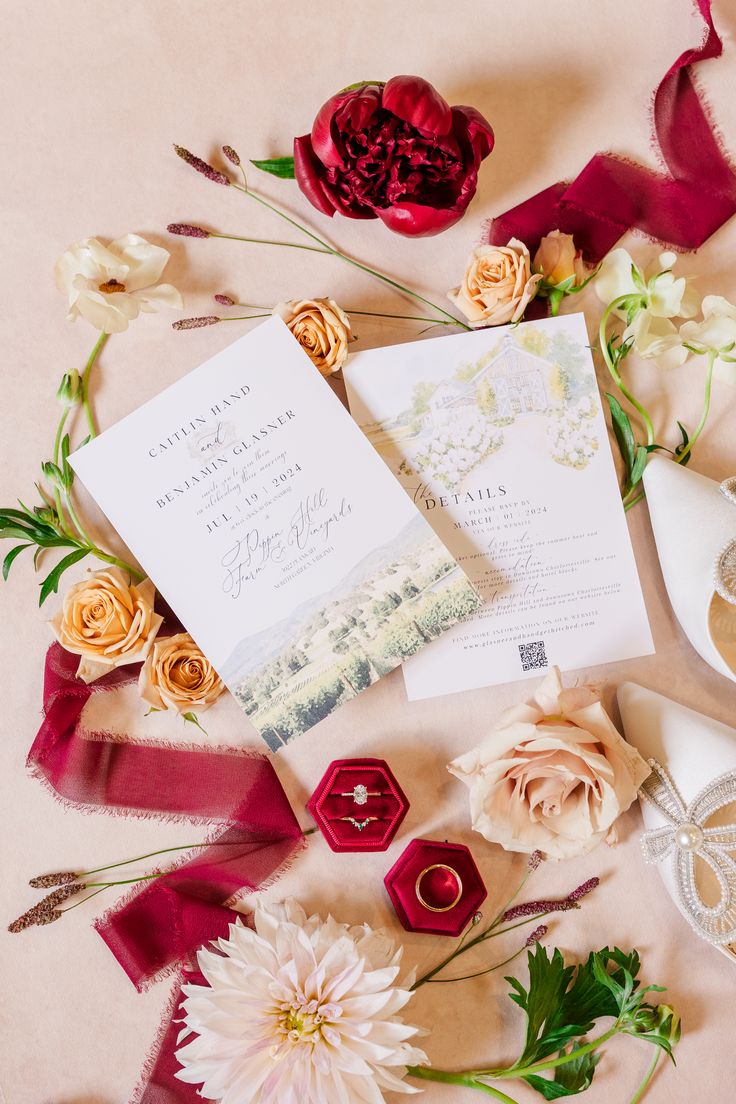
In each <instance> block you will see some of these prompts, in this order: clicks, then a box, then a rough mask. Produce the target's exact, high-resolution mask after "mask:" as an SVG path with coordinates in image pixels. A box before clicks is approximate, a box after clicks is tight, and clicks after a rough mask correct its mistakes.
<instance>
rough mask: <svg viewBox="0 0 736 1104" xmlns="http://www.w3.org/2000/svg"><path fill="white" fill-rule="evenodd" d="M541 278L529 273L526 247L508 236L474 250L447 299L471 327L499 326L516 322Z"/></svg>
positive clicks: (529, 266)
mask: <svg viewBox="0 0 736 1104" xmlns="http://www.w3.org/2000/svg"><path fill="white" fill-rule="evenodd" d="M541 279H542V277H541V275H539V274H537V275H534V276H533V275H532V270H531V265H530V262H529V250H528V249H527V247H526V246H525V245H524V243H523V242H520V241H518V240H517V239H516V238H511V240H510V241H509V243H508V245H480V246H478V247H477V248H476V249H474V250H473V252H472V254H471V255H470V260H469V261H468V266H467V268H466V270H465V276H464V277H463V282H462V284H461V285H460V287H457V288H455V289H454V291H450V292H448V298H449V299H451V300H452V302H453V303H454V304H455V306H456V307H457V308H458V309H459V310H461V311H462V313H463V314H464V315H465V317H466V318H467V320H468V322H469V323H470V325H471V326H474V327H476V328H477V327H481V326H502V325H504V324H505V323H507V322H518V321H519V319H520V318H521V316H522V315H523V313H524V311H525V310H526V307H527V304H528V303H529V301H530V300H531V299H533V298H534V296H535V295H536V294H537V284H538V283H539V281H540V280H541Z"/></svg>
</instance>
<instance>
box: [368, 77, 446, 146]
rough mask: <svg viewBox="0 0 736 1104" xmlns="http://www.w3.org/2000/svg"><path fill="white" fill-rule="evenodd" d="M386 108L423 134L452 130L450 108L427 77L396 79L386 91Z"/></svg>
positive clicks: (389, 82)
mask: <svg viewBox="0 0 736 1104" xmlns="http://www.w3.org/2000/svg"><path fill="white" fill-rule="evenodd" d="M383 107H384V109H385V110H386V111H390V112H391V113H392V114H393V115H398V117H399V118H400V119H404V120H405V121H406V122H407V123H411V125H412V126H415V127H416V128H417V130H420V131H421V132H422V133H423V134H429V135H433V134H447V133H449V131H450V130H451V129H452V109H451V108H450V105H449V104H448V102H447V100H445V99H443V97H442V96H440V94H439V92H438V91H437V89H436V88H435V87H434V85H431V84H430V83H429V81H426V80H424V78H423V77H411V76H400V77H392V78H391V80H389V81H387V82H386V84H385V86H384V89H383Z"/></svg>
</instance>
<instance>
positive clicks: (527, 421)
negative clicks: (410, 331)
mask: <svg viewBox="0 0 736 1104" xmlns="http://www.w3.org/2000/svg"><path fill="white" fill-rule="evenodd" d="M345 379H346V383H347V388H348V398H349V401H350V408H351V411H352V413H353V416H354V417H355V419H356V421H357V422H358V423H359V425H360V426H361V428H362V429H363V431H364V432H365V434H366V436H367V438H368V440H369V441H370V442H371V443H372V444H373V445H374V446H375V448H376V449H377V450H378V452H379V453H380V455H381V456H382V457H383V459H384V460H385V461H386V463H387V464H388V466H389V468H390V469H391V470H392V471H393V472H394V474H395V475H396V476H397V477H398V479H399V480H400V481H401V483H402V484H403V486H404V488H405V490H406V492H407V493H408V496H409V498H411V500H412V501H413V502H414V503H416V505H417V506H419V507H420V509H421V511H422V513H423V515H424V516H425V517H426V518H427V520H428V521H429V522H430V524H431V525H432V526H433V527H434V530H435V532H436V533H437V535H438V536H439V537H440V538H441V539H442V540H443V542H444V543H445V544H446V545H447V547H448V548H449V549H450V551H451V552H452V554H453V555H454V556H455V558H456V559H457V561H458V562H459V563H460V565H461V566H462V567H463V568H464V569H465V571H466V572H467V574H468V576H469V577H470V579H471V581H472V582H473V584H474V586H475V587H476V589H477V590H478V592H479V593H480V594H481V595H482V597H483V599H484V605H483V607H482V608H481V609H480V610H479V611H478V612H476V613H474V614H473V615H471V616H470V617H469V618H468V619H467V620H466V621H465V622H464V623H463V624H462V625H459V626H458V627H457V628H455V629H452V630H451V631H450V632H448V633H446V634H445V635H444V636H443V638H442V640H441V641H438V642H437V643H434V644H431V645H430V646H429V647H428V648H427V649H425V650H424V651H423V652H422V654H421V655H420V656H417V657H416V658H415V659H410V660H409V661H408V662H407V663H406V664H405V665H404V676H405V679H406V686H407V692H408V695H409V697H410V698H411V699H416V698H425V697H431V696H433V695H435V694H443V693H450V692H453V691H457V690H468V689H471V688H474V687H480V686H492V685H496V684H498V683H503V682H511V681H514V680H516V679H521V678H526V677H532V676H534V675H536V674H538V672H539V671H540V670H543V669H545V668H546V667H548V666H550V665H551V664H558V665H559V666H560V667H561V668H563V669H568V670H569V669H572V668H577V667H587V666H590V665H592V664H597V663H606V662H610V661H613V660H619V659H628V658H630V657H632V656H639V655H646V654H650V653H651V652H653V650H654V648H653V644H652V638H651V634H650V631H649V625H648V621H647V616H646V610H645V608H644V602H643V599H642V594H641V588H640V585H639V579H638V576H637V572H636V565H635V562H634V556H633V552H632V549H631V543H630V540H629V534H628V529H627V526H626V521H625V515H624V512H623V509H622V505H621V497H620V494H619V490H618V483H617V480H616V474H615V470H614V466H613V458H612V456H611V452H610V448H609V445H608V439H607V431H606V425H605V422H604V418H603V412H602V409H601V403H600V398H599V394H598V388H597V385H596V378H595V371H594V368H593V362H592V359H591V356H590V351H589V348H588V337H587V334H586V330H585V321H584V318H583V316H582V314H575V315H566V316H563V317H559V318H549V319H544V320H542V321H539V322H533V323H532V322H526V323H522V324H520V325H518V326H505V327H497V328H494V329H485V330H478V331H475V332H474V333H472V334H461V335H458V336H453V337H442V338H437V339H435V340H425V341H417V342H412V343H410V344H406V345H397V346H394V347H392V348H387V349H376V350H371V351H368V352H362V353H356V354H355V355H354V356H353V357H352V358H351V359H350V361H349V364H348V366H347V368H346V370H345Z"/></svg>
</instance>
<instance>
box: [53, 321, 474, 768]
mask: <svg viewBox="0 0 736 1104" xmlns="http://www.w3.org/2000/svg"><path fill="white" fill-rule="evenodd" d="M70 463H71V465H72V467H73V468H74V470H75V471H76V472H77V474H78V475H79V477H80V479H81V480H82V482H83V483H84V484H85V486H86V487H87V488H88V490H89V491H90V493H91V494H92V495H93V496H94V498H95V499H96V500H97V502H98V503H99V505H100V506H101V508H102V509H103V510H104V512H105V514H106V515H107V517H108V518H109V519H110V521H111V523H112V524H113V526H114V527H115V529H116V530H117V531H118V532H119V533H120V535H121V536H122V537H123V539H124V540H125V541H126V543H127V544H128V545H129V547H130V548H131V549H132V551H133V552H134V553H135V555H136V557H137V558H138V560H139V562H140V563H141V565H142V566H143V568H144V569H145V571H146V572H147V573H148V575H149V576H150V578H151V579H152V580H153V582H154V583H155V584H156V586H157V588H158V589H159V590H160V592H161V594H162V595H163V596H164V598H165V599H166V600H167V602H168V603H169V605H170V606H171V608H172V609H173V610H174V611H175V612H176V614H177V615H178V616H179V618H180V619H181V621H182V622H183V624H184V625H185V626H186V628H187V630H188V631H189V632H190V633H191V634H192V636H193V637H194V639H195V640H196V641H197V644H198V645H199V647H200V648H201V649H202V650H203V652H204V653H205V654H206V655H207V657H208V658H209V660H210V661H211V663H212V664H213V666H214V667H215V669H216V670H217V671H218V673H219V674H220V676H221V677H222V679H223V680H224V682H225V683H226V684H227V686H228V687H229V688H230V690H231V691H232V693H233V694H234V696H235V697H236V699H237V700H238V702H239V703H240V704H241V705H242V707H243V709H244V710H245V712H246V713H247V714H248V716H249V717H250V719H251V721H252V722H253V724H254V725H255V726H256V728H257V729H258V730H259V731H260V733H261V735H262V736H263V737H264V739H265V740H266V742H267V743H268V744H269V746H270V747H271V748H272V749H274V750H275V749H276V748H278V747H279V746H281V744H282V743H284V742H285V741H287V740H288V739H290V738H291V737H292V736H294V735H296V734H297V733H300V732H304V731H305V730H306V729H309V728H311V727H312V725H315V724H317V722H318V721H320V720H322V719H323V718H324V717H326V716H327V715H328V714H329V713H331V712H332V710H333V709H335V708H336V707H337V706H338V705H340V704H342V702H344V701H347V700H348V699H349V698H352V697H354V696H355V695H356V694H357V693H358V692H359V691H360V690H362V689H364V688H365V687H367V686H370V685H371V683H373V682H375V681H376V680H377V679H378V678H380V677H381V676H382V675H384V674H386V673H387V672H388V671H391V670H393V668H394V667H396V666H397V665H398V664H399V663H401V661H402V660H403V659H404V657H405V656H408V655H413V654H414V653H415V652H417V651H418V650H419V649H420V648H422V647H423V646H424V645H425V644H426V643H427V642H428V641H430V640H432V639H434V638H435V637H437V636H439V635H440V633H442V632H443V631H444V630H445V629H446V628H448V627H449V626H452V625H454V624H455V623H456V622H457V621H458V619H459V618H460V617H462V616H463V615H464V614H466V613H468V612H470V611H472V610H474V609H475V608H476V607H477V606H478V605H479V602H480V600H479V598H478V596H477V595H476V593H475V591H474V590H473V588H472V587H471V585H470V584H469V582H468V580H467V578H466V577H465V575H464V574H463V572H462V571H461V570H460V569H459V568H458V566H457V564H456V563H455V561H454V560H453V559H452V557H451V556H450V555H448V552H447V550H446V548H445V547H444V545H443V544H442V542H441V540H440V539H439V538H438V537H437V536H436V535H435V533H434V531H433V530H432V528H431V527H430V525H429V524H428V522H427V519H426V518H425V517H424V516H423V514H422V513H421V512H420V511H418V510H417V508H416V507H415V506H414V504H413V503H412V502H411V501H410V499H408V498H407V497H406V495H405V494H404V492H403V490H402V488H401V486H400V485H399V484H398V483H397V482H396V480H395V479H394V477H393V476H392V475H391V474H390V473H389V471H388V470H387V469H386V467H385V465H384V464H383V463H382V462H381V460H380V459H379V457H378V456H377V454H376V453H375V451H374V449H373V448H372V446H371V445H370V444H369V443H368V441H367V440H366V438H365V437H364V436H363V434H362V433H361V431H360V430H359V429H358V427H357V426H356V424H355V422H354V421H353V420H352V418H351V417H350V415H349V414H348V413H347V411H346V410H345V408H344V406H343V405H342V403H341V402H340V401H339V399H338V398H337V397H336V396H335V395H334V394H333V392H332V391H331V389H330V387H329V385H328V384H327V383H326V382H325V380H323V379H322V378H321V376H320V375H319V373H318V372H317V370H316V369H315V368H314V366H313V365H312V363H311V361H310V360H309V358H308V357H307V355H306V353H305V352H304V351H303V350H302V349H301V348H300V346H299V345H298V344H297V342H296V341H295V340H294V338H293V337H292V336H291V334H290V333H289V331H288V329H287V328H286V326H285V325H284V323H283V322H282V321H281V320H280V319H278V318H274V319H271V320H270V321H268V322H265V323H264V324H263V325H261V326H259V327H258V328H257V329H256V330H253V331H252V332H251V333H249V334H248V335H247V336H245V337H243V338H241V339H240V340H239V341H236V342H235V344H234V345H231V346H230V347H229V348H227V349H225V350H224V351H223V352H222V353H219V354H218V355H217V356H215V357H213V358H212V359H211V360H209V361H207V363H206V364H203V365H202V366H201V367H200V368H198V369H196V370H195V371H193V372H191V373H190V374H189V375H188V376H186V377H185V378H184V379H182V380H180V381H179V382H178V383H175V384H174V385H173V386H172V387H170V388H168V390H166V391H164V392H163V393H162V394H160V395H158V396H157V397H156V398H154V399H152V400H151V401H150V402H148V403H146V404H145V406H142V407H141V408H140V409H139V410H137V411H135V413H133V414H131V415H129V417H127V418H124V419H123V420H122V421H121V422H118V424H117V425H115V426H113V427H112V428H111V429H108V430H107V431H106V432H105V433H103V434H102V435H101V436H100V437H97V438H95V439H94V440H93V441H90V442H89V443H88V444H87V445H85V446H84V447H83V448H81V449H80V450H79V451H78V452H76V453H75V454H74V455H73V456H71V457H70Z"/></svg>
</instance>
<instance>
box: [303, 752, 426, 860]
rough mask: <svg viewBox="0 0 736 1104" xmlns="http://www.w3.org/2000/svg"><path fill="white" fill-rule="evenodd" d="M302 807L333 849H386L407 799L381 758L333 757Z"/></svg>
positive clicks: (403, 814) (402, 814) (404, 812)
mask: <svg viewBox="0 0 736 1104" xmlns="http://www.w3.org/2000/svg"><path fill="white" fill-rule="evenodd" d="M307 808H308V809H309V811H310V813H311V814H312V816H313V817H314V819H315V820H316V822H317V826H318V828H319V830H320V832H321V833H322V835H323V836H324V837H325V839H326V840H327V842H328V843H329V845H330V847H331V848H332V850H333V851H385V850H386V848H387V847H388V845H389V844H390V843H391V840H392V839H393V838H394V836H395V835H396V833H397V832H398V830H399V825H400V824H401V822H402V820H403V819H404V817H405V816H406V814H407V812H408V809H409V802H408V801H407V799H406V796H405V794H404V792H403V790H402V789H401V787H400V786H399V784H398V782H397V781H396V779H395V778H394V776H393V774H392V772H391V769H390V768H389V765H388V763H386V762H384V760H383V759H336V760H335V762H334V763H330V765H329V767H328V768H327V771H326V773H325V775H324V777H323V779H322V781H321V782H320V784H319V785H318V786H317V789H316V790H315V791H314V793H313V794H312V796H311V797H310V799H309V801H308V802H307Z"/></svg>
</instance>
